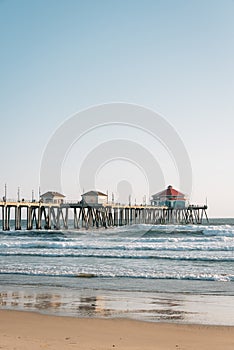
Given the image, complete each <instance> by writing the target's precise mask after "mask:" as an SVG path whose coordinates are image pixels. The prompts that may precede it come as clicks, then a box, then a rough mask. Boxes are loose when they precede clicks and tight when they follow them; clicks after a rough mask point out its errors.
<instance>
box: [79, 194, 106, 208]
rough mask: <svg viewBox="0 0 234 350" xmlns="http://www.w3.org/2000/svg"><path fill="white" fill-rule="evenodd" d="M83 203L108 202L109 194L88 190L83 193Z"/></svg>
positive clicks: (96, 203)
mask: <svg viewBox="0 0 234 350" xmlns="http://www.w3.org/2000/svg"><path fill="white" fill-rule="evenodd" d="M81 197H82V203H85V204H87V205H98V204H100V205H103V204H107V202H108V196H107V194H105V193H102V192H100V191H88V192H86V193H84V194H82V195H81Z"/></svg>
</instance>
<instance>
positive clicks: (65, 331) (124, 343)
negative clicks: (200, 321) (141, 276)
mask: <svg viewBox="0 0 234 350" xmlns="http://www.w3.org/2000/svg"><path fill="white" fill-rule="evenodd" d="M0 348H1V349H6V350H8V349H9V350H13V349H15V350H37V349H51V350H53V349H56V350H60V349H61V350H62V349H63V350H64V349H72V348H73V349H82V350H86V349H87V350H88V349H90V350H91V349H92V350H96V349H103V350H105V349H113V348H116V349H124V350H128V349H134V350H137V349H152V350H153V349H154V350H155V349H158V350H170V349H180V350H187V349H188V350H195V349H196V350H197V349H199V350H206V349H207V350H210V349H212V350H221V349H222V350H229V349H230V350H232V349H233V348H234V327H227V326H226V327H224V326H204V325H183V324H168V323H152V322H142V321H135V320H127V319H93V318H83V319H81V318H73V317H59V316H51V315H41V314H37V313H31V312H19V311H9V310H0Z"/></svg>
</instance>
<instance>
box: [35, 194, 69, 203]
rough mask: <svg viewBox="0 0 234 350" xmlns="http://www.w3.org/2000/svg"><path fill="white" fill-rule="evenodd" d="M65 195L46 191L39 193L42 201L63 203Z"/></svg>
mask: <svg viewBox="0 0 234 350" xmlns="http://www.w3.org/2000/svg"><path fill="white" fill-rule="evenodd" d="M64 198H65V196H64V195H63V194H61V193H59V192H52V191H48V192H46V193H44V194H42V195H41V197H40V199H41V201H42V202H43V203H54V204H63V202H64Z"/></svg>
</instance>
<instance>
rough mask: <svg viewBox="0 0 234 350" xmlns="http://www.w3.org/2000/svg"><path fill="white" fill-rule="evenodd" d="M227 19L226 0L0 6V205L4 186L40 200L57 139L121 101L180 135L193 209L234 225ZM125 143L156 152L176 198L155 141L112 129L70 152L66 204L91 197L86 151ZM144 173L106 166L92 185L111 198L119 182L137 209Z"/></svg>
mask: <svg viewBox="0 0 234 350" xmlns="http://www.w3.org/2000/svg"><path fill="white" fill-rule="evenodd" d="M233 18H234V1H233V0H223V1H221V0H205V1H204V0H144V1H143V0H119V1H114V0H87V1H81V0H69V1H65V0H49V1H48V0H46V1H45V0H40V1H38V0H34V1H31V0H21V1H17V0H0V50H1V51H0V63H1V64H0V121H1V137H0V145H1V151H0V152H1V173H0V197H2V196H3V195H4V186H5V184H7V196H8V197H10V198H17V191H18V187H20V196H22V197H25V198H30V197H31V193H32V190H34V193H35V196H37V195H38V188H39V186H40V181H41V180H40V168H41V162H42V159H43V154H44V152H45V150H46V147H47V145H48V143H49V142H50V140H51V138H53V135H54V134H55V133H56V130H58V129H59V128H61V127H63V125H65V124H66V122H67V121H68V120H69V119H70V118H71V117H72V116H74V115H75V114H77V113H78V112H80V111H84V110H86V109H88V108H90V107H93V106H100V105H102V104H109V103H113V102H121V103H126V104H133V105H137V106H143V107H144V108H146V109H149V110H151V111H154V112H155V113H157V114H158V115H160V116H161V117H162V118H163V119H164V120H165V121H166V122H167V123H168V124H169V125H170V126H171V127H172V128H173V130H175V132H176V133H177V134H178V136H179V138H180V140H181V141H182V142H183V144H184V147H185V149H186V151H187V153H188V155H189V159H190V163H191V167H192V190H191V193H190V201H191V203H198V204H204V203H205V202H206V200H207V202H208V206H209V210H208V214H209V216H210V217H233V216H234V206H233V199H232V197H233V196H232V194H233V191H234V187H233V178H234V162H233V150H234V137H233V133H234V98H233V97H234V96H233V95H234V20H233ZM111 118H112V117H110V120H112V119H111ZM100 130H101V131H100ZM78 133H79V131H77V135H78ZM121 137H122V139H124V140H125V141H131V144H133V142H135V143H137V145H138V146H141V147H143V148H145V149H147V150H148V153H150V154H152V155H153V157H154V159H155V161H157V164H159V166H160V169H161V172H162V173H163V175H164V182H165V186H166V185H173V186H174V187H175V188H178V186H179V187H180V188H178V189H183V184H181V183H180V181H179V175H178V172H177V171H176V165H175V164H174V163H173V159H172V157H171V155H170V154H169V153H170V152H167V151H166V148H165V147H162V144H160V142H158V141H157V142H156V141H155V140H153V139H152V137H150V136H149V135H147V133H144V132H143V131H142V130H136V128H133V127H129V126H125V127H124V126H123V125H120V126H118V128H115V127H114V126H113V125H112V126H109V129H108V127H107V126H106V129H105V127H104V126H103V127H102V129H100V128H99V129H95V130H92V132H89V133H88V134H87V135H86V136H84V135H83V136H82V138H81V139H79V140H77V141H76V142H75V143H74V144H73V145H72V146H71V147H70V148H69V149H68V151H67V154H66V158H65V159H64V161H63V165H62V169H61V173H62V188H61V190H62V191H63V192H64V193H65V194H66V195H67V198H69V199H76V198H79V196H80V194H81V193H82V191H83V190H88V188H87V189H86V188H82V186H81V185H80V184H79V172H80V169H81V168H82V162H84V161H85V159H87V157H88V155H89V154H90V152H92V151H95V150H96V151H98V147H99V146H100V145H101V144H102V142H107V141H109V142H111V140H112V141H113V142H114V140H115V139H116V140H117V139H121ZM123 144H124V143H123ZM100 147H101V146H100ZM107 147H108V145H107ZM111 147H112V146H111ZM94 153H95V152H94ZM104 160H105V159H104ZM86 168H87V167H86ZM144 171H145V169H142V168H140V167H139V166H138V165H137V164H136V162H135V163H134V162H133V161H132V162H131V159H128V161H126V160H123V159H119V160H118V159H113V160H112V162H110V161H108V159H106V162H104V163H103V164H99V168H98V169H97V171H96V173H95V186H96V187H98V188H97V189H99V190H102V191H107V190H108V192H109V193H112V192H113V193H115V196H116V198H117V197H118V186H120V185H121V183H122V184H123V183H124V181H125V182H127V187H126V189H127V188H129V186H130V187H131V186H132V187H133V188H132V192H133V193H132V196H133V198H132V201H134V200H136V201H137V202H142V197H143V194H144V193H145V194H146V196H147V200H148V197H150V195H151V194H152V193H150V188H149V186H148V187H147V172H146V173H144ZM87 175H88V174H87ZM155 181H156V182H157V179H156V180H155ZM160 184H161V183H160ZM181 187H182V188H181ZM122 189H123V188H122ZM46 190H50V189H49V188H48V189H46V188H42V189H41V191H46ZM51 190H56V188H53V189H51Z"/></svg>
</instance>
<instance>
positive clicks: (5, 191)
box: [3, 184, 7, 202]
mask: <svg viewBox="0 0 234 350" xmlns="http://www.w3.org/2000/svg"><path fill="white" fill-rule="evenodd" d="M3 201H4V202H6V201H7V184H5V190H4V197H3Z"/></svg>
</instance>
